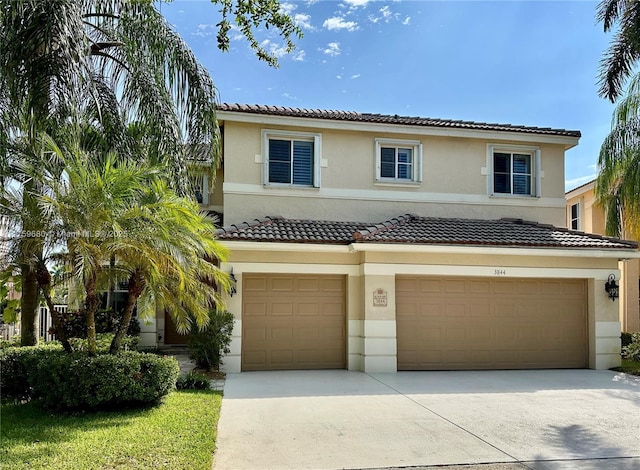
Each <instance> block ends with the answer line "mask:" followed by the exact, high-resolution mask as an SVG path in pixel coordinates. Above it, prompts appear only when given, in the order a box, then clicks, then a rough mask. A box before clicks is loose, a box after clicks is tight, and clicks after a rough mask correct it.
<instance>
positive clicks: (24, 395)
mask: <svg viewBox="0 0 640 470" xmlns="http://www.w3.org/2000/svg"><path fill="white" fill-rule="evenodd" d="M66 354H67V353H66V352H65V351H64V350H63V349H62V346H61V345H60V344H59V343H51V344H46V345H41V346H25V347H7V348H3V349H1V350H0V398H1V399H2V402H3V403H7V402H23V401H28V400H30V399H31V398H32V396H33V387H32V386H31V382H30V372H31V371H32V370H33V369H34V368H35V367H36V366H37V364H39V363H40V362H49V361H51V360H52V358H53V357H55V356H62V355H66Z"/></svg>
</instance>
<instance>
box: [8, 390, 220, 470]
mask: <svg viewBox="0 0 640 470" xmlns="http://www.w3.org/2000/svg"><path fill="white" fill-rule="evenodd" d="M221 401H222V393H221V392H214V391H211V390H183V391H175V392H172V393H171V394H169V396H167V397H166V398H165V399H164V401H163V402H162V403H161V404H160V405H158V406H155V407H150V408H146V409H142V410H125V411H118V412H98V413H85V414H81V413H74V414H71V413H69V414H52V413H50V412H46V411H42V410H41V409H40V408H38V407H37V406H36V405H35V404H33V403H28V404H23V405H3V406H2V407H1V408H0V428H1V430H0V462H2V463H1V464H0V467H2V469H23V468H29V469H33V468H38V469H56V470H58V469H62V468H64V469H78V470H79V469H156V468H167V469H172V470H173V469H176V470H179V469H189V470H191V469H193V470H197V469H207V470H209V469H211V465H212V462H213V451H214V450H215V440H216V428H217V424H218V417H219V412H220V404H221Z"/></svg>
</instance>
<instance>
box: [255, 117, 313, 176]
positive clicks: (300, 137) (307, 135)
mask: <svg viewBox="0 0 640 470" xmlns="http://www.w3.org/2000/svg"><path fill="white" fill-rule="evenodd" d="M272 139H273V140H289V141H291V142H292V148H293V142H296V141H297V142H313V155H312V168H311V184H296V183H294V182H293V161H291V183H275V182H271V181H269V141H270V140H272ZM321 155H322V134H320V133H316V132H300V131H283V130H274V129H263V130H262V156H263V158H262V162H263V164H262V184H263V185H264V186H265V187H275V188H278V187H280V188H319V187H320V160H321Z"/></svg>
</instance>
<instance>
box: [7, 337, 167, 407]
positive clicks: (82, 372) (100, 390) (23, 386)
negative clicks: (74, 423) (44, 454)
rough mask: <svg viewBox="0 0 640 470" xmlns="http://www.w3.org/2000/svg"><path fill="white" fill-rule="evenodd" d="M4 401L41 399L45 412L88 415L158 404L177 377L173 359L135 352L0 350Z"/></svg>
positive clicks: (46, 348) (42, 348)
mask: <svg viewBox="0 0 640 470" xmlns="http://www.w3.org/2000/svg"><path fill="white" fill-rule="evenodd" d="M0 366H1V367H2V379H1V380H2V382H1V386H2V396H3V400H4V399H6V400H16V401H22V400H30V399H33V400H40V403H41V404H42V405H43V406H44V407H45V408H48V409H54V410H73V409H82V410H91V409H103V408H109V409H114V408H116V409H117V408H121V407H129V406H132V405H134V406H135V405H144V404H151V403H156V402H157V401H159V400H160V399H161V398H162V397H164V396H165V395H167V394H168V393H169V392H170V391H171V390H172V389H173V388H174V387H175V383H176V379H177V378H178V374H179V367H178V362H177V361H176V360H175V359H174V358H173V357H167V356H157V355H154V354H145V353H139V352H134V351H125V352H122V353H119V354H117V355H109V354H101V355H98V356H95V357H91V356H87V355H86V354H85V353H81V352H74V353H72V354H68V353H65V352H64V351H63V350H62V349H61V347H60V346H59V345H52V346H36V347H32V348H11V349H7V350H4V351H0Z"/></svg>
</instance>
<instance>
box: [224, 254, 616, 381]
mask: <svg viewBox="0 0 640 470" xmlns="http://www.w3.org/2000/svg"><path fill="white" fill-rule="evenodd" d="M227 244H228V245H229V247H230V248H231V250H232V251H231V257H230V259H229V261H228V263H226V264H223V265H222V268H223V269H224V270H226V271H230V270H231V268H233V270H234V274H235V276H236V278H237V279H238V285H237V293H236V294H235V295H234V296H233V297H229V298H227V308H228V310H229V311H231V312H232V313H233V314H234V315H235V317H236V327H235V329H234V332H233V340H232V345H231V353H230V354H229V355H228V356H227V357H226V358H225V365H224V368H225V370H227V371H228V372H239V371H240V366H241V357H240V354H241V343H242V337H241V331H242V277H243V275H244V274H245V273H288V274H342V275H344V276H346V278H347V303H346V309H347V319H346V321H347V356H348V357H347V365H348V368H349V370H364V371H368V372H393V371H395V370H396V363H397V362H396V353H397V343H396V319H395V279H396V276H397V275H429V276H433V275H437V276H443V277H446V276H464V277H468V276H480V277H489V276H495V275H496V272H499V275H501V276H506V277H519V278H522V277H525V278H572V279H573V278H577V279H586V280H587V281H588V282H587V284H588V298H587V305H588V323H589V325H588V331H589V338H588V344H589V366H590V367H591V368H598V369H606V368H610V367H614V366H616V365H618V364H619V362H620V355H619V352H620V341H619V336H620V322H619V318H618V302H617V301H616V302H612V301H611V300H609V298H608V297H607V295H606V292H605V291H604V283H605V281H606V280H607V277H608V276H609V274H611V273H613V274H615V275H616V278H619V276H620V273H619V271H618V260H617V257H611V258H605V257H603V256H602V253H600V254H599V255H597V254H594V256H593V257H585V256H584V253H583V252H581V251H577V252H576V255H575V256H573V255H572V254H571V253H570V252H569V251H567V250H563V251H562V255H559V253H558V252H557V251H555V250H549V255H548V256H546V255H545V254H544V253H541V252H540V250H537V251H536V250H513V255H511V254H506V253H505V252H504V250H501V251H496V250H492V249H490V248H487V249H485V250H483V252H473V250H466V251H465V250H457V251H456V250H455V249H450V248H447V247H442V248H440V251H439V252H438V250H434V251H433V252H430V253H424V252H423V253H420V252H419V251H420V250H416V252H410V251H405V252H392V251H388V249H387V248H385V247H381V248H379V249H378V248H377V247H374V246H367V245H366V244H356V245H352V246H351V247H337V246H334V247H327V246H321V245H297V244H291V245H288V244H268V243H264V244H257V243H253V244H250V245H249V244H246V243H242V242H228V243H227ZM378 289H382V290H383V291H384V293H385V294H386V298H387V304H386V305H376V304H375V303H374V302H373V294H374V291H376V290H378Z"/></svg>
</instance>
